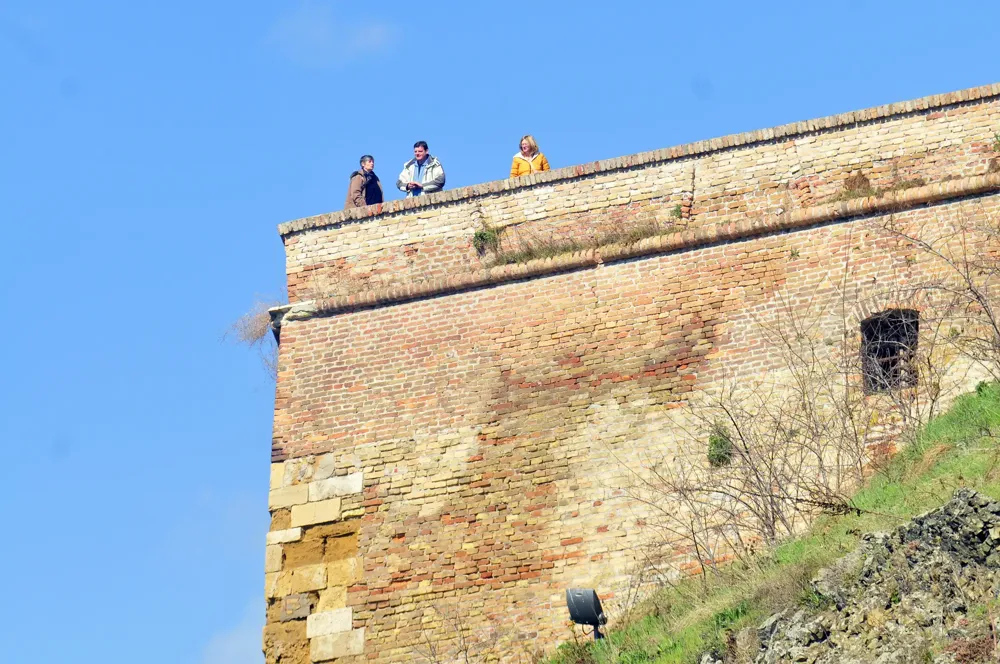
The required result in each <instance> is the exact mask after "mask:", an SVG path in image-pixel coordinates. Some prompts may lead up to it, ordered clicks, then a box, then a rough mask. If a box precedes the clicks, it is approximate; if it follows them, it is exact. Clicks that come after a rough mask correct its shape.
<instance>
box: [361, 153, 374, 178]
mask: <svg viewBox="0 0 1000 664" xmlns="http://www.w3.org/2000/svg"><path fill="white" fill-rule="evenodd" d="M361 170H363V171H364V172H365V173H370V172H372V171H373V170H375V157H373V156H371V155H370V154H366V155H364V156H363V157H361Z"/></svg>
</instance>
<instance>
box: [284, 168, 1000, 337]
mask: <svg viewBox="0 0 1000 664" xmlns="http://www.w3.org/2000/svg"><path fill="white" fill-rule="evenodd" d="M995 191H1000V173H991V174H988V175H977V176H972V177H966V178H959V179H956V180H949V181H947V182H938V183H932V184H929V185H924V186H922V187H913V188H912V189H905V190H902V191H898V192H892V193H889V194H886V195H885V196H882V197H877V196H869V197H867V198H858V199H854V200H847V201H840V202H837V203H827V204H824V205H815V206H812V207H809V208H805V209H800V210H795V211H792V212H790V213H784V214H780V215H774V216H771V217H769V218H765V219H763V220H760V219H757V220H752V219H746V218H741V219H740V220H738V221H729V220H727V219H726V218H723V219H720V220H719V222H718V223H715V224H712V225H710V226H706V227H703V228H698V229H694V230H687V231H679V232H677V233H671V234H669V235H660V236H656V237H650V238H646V239H644V240H641V241H639V242H636V243H635V244H630V245H623V244H609V245H605V246H602V247H598V248H594V249H587V250H585V251H578V252H575V253H567V254H563V255H560V256H553V257H551V258H541V259H536V260H532V261H528V262H526V263H518V264H509V265H498V266H495V267H492V268H484V269H482V270H476V271H472V272H467V273H465V274H459V275H455V276H452V277H448V278H445V279H437V280H434V281H429V282H425V283H421V284H417V285H411V286H398V287H392V288H380V289H373V290H370V291H365V292H363V293H357V294H355V295H347V296H341V297H332V298H327V299H320V300H308V301H305V302H297V303H294V304H286V305H282V306H280V307H274V308H273V309H270V310H269V312H270V314H271V321H272V327H274V328H275V330H277V329H279V328H280V327H281V325H282V323H283V322H284V321H286V320H287V321H293V320H306V319H309V318H315V317H323V316H333V315H337V314H341V313H346V312H350V311H356V310H359V309H372V308H376V307H380V306H384V305H391V304H400V303H403V302H408V301H411V300H417V299H422V298H427V297H436V296H440V295H446V294H449V293H458V292H462V291H468V290H476V289H479V288H485V287H489V286H496V285H499V284H503V283H506V282H511V281H521V280H524V279H530V278H534V277H539V276H546V275H554V274H559V273H562V272H571V271H575V270H580V269H586V268H594V267H598V266H600V265H603V264H606V263H612V262H618V261H623V260H628V259H634V258H641V257H643V256H651V255H654V254H666V253H675V252H679V251H690V250H693V249H697V248H700V247H703V246H706V245H710V244H715V243H719V242H733V241H738V240H744V239H748V238H752V237H757V236H761V235H767V234H771V233H776V232H781V231H791V230H797V229H803V228H808V227H810V226H816V225H818V224H822V223H826V222H831V221H846V220H848V219H851V218H856V217H864V216H869V215H873V214H879V213H885V212H900V211H903V210H906V209H911V208H914V207H918V206H920V205H925V204H929V203H937V202H940V201H945V200H951V199H956V198H963V197H966V196H975V195H979V194H986V193H991V192H995Z"/></svg>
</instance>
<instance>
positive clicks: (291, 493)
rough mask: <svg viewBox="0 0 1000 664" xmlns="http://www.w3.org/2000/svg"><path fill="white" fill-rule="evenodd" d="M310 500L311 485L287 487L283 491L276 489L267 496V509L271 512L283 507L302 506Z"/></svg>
mask: <svg viewBox="0 0 1000 664" xmlns="http://www.w3.org/2000/svg"><path fill="white" fill-rule="evenodd" d="M308 500H309V485H308V484H297V485H294V486H286V487H283V488H281V489H274V490H272V491H271V492H270V493H268V494H267V508H268V509H269V510H271V511H274V510H279V509H281V508H282V507H291V506H293V505H302V504H303V503H305V502H306V501H308Z"/></svg>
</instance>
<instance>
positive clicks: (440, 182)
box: [396, 155, 444, 198]
mask: <svg viewBox="0 0 1000 664" xmlns="http://www.w3.org/2000/svg"><path fill="white" fill-rule="evenodd" d="M416 169H417V160H416V159H411V160H409V161H408V162H406V163H405V164H403V171H402V172H401V173H400V174H399V179H397V180H396V188H397V189H399V190H400V191H405V192H406V197H407V198H410V197H411V196H415V195H416V194H414V193H413V191H412V190H409V191H408V190H407V189H406V185H407V184H409V183H410V182H414V179H413V173H414V171H416ZM417 184H419V185H420V186H421V189H420V193H421V194H429V193H431V192H434V191H441V190H442V189H444V166H442V165H441V162H440V161H438V160H437V157H435V156H434V155H427V161H425V162H424V169H423V171H422V172H421V173H420V182H418V183H417Z"/></svg>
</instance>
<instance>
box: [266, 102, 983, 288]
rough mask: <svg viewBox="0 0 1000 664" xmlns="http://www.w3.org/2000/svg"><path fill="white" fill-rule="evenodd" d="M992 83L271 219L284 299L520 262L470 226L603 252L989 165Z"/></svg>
mask: <svg viewBox="0 0 1000 664" xmlns="http://www.w3.org/2000/svg"><path fill="white" fill-rule="evenodd" d="M995 87H996V86H986V87H983V88H977V89H975V90H972V91H965V92H959V93H952V94H950V95H938V96H936V97H929V98H925V99H923V100H916V101H914V102H907V103H904V104H894V105H889V106H885V107H879V108H878V109H869V110H868V111H857V112H854V113H847V114H843V115H840V116H834V117H832V118H827V119H823V120H818V121H811V122H806V123H796V124H793V125H786V126H784V127H779V128H775V129H770V130H763V131H760V132H749V133H747V134H740V135H737V136H735V137H726V138H722V139H713V140H711V141H702V142H700V143H697V144H691V145H689V146H681V147H679V148H670V149H667V150H658V151H654V152H649V153H643V154H641V155H633V156H631V157H622V158H619V159H616V160H608V161H607V162H596V163H595V164H591V165H588V166H585V167H583V166H581V167H576V168H574V169H561V170H560V171H554V172H551V173H543V174H536V175H533V176H530V177H529V178H528V179H527V181H526V182H521V181H520V180H518V181H513V180H505V181H499V182H491V183H485V184H482V185H476V186H474V187H467V188H464V189H461V190H455V191H446V192H442V193H439V194H432V195H429V196H426V197H417V198H414V199H409V200H406V201H396V202H393V203H389V204H386V205H384V206H382V207H381V211H379V210H371V209H365V210H360V209H355V210H348V211H344V212H337V213H332V214H329V215H320V216H318V217H311V218H309V219H305V220H300V221H298V222H289V223H288V224H282V225H281V229H282V231H283V233H284V235H283V239H284V242H285V248H286V255H287V273H288V293H289V301H290V302H292V303H298V302H303V301H307V300H315V299H329V298H345V297H351V296H354V297H355V299H356V301H358V302H361V303H363V304H366V305H367V304H370V303H371V302H373V301H379V299H380V298H382V297H384V293H385V292H386V291H390V290H391V291H395V292H400V291H407V290H411V291H412V292H423V291H424V290H431V291H440V290H441V288H442V286H441V285H442V284H446V283H447V282H449V281H454V282H465V281H468V280H469V279H470V277H469V275H470V274H473V273H485V272H493V273H496V272H497V271H498V270H501V271H502V270H506V271H508V272H511V271H513V272H517V271H518V270H521V271H524V270H523V269H522V268H517V267H508V266H498V267H495V268H492V269H491V266H494V265H497V263H502V262H507V261H508V260H510V259H508V258H503V257H501V256H498V255H496V254H495V252H493V251H485V252H483V253H480V252H479V251H477V250H476V248H475V247H474V243H473V238H474V236H475V234H476V232H477V231H480V230H490V231H492V232H495V233H496V234H497V237H498V238H500V245H501V247H502V248H503V250H504V251H505V252H507V254H510V253H511V252H516V251H517V250H518V249H521V248H524V247H536V248H537V247H545V246H547V245H552V244H560V243H562V244H566V243H575V244H576V245H577V246H579V247H591V248H593V247H595V246H596V247H599V248H600V252H601V253H602V254H607V253H608V251H609V250H607V249H605V248H604V247H603V246H602V245H606V244H608V243H609V242H613V241H614V236H616V235H618V236H622V235H623V234H624V235H625V236H629V235H630V234H633V235H634V232H635V231H641V234H643V235H647V236H649V235H662V236H666V237H669V238H671V239H669V240H666V242H667V243H668V244H669V243H674V242H681V243H682V244H683V243H685V242H688V241H690V240H689V239H683V238H684V235H683V234H684V233H699V232H700V233H702V234H703V236H709V235H711V234H712V233H713V232H715V231H714V230H713V227H716V226H719V225H724V224H726V223H727V222H729V221H732V220H734V219H737V220H747V221H748V223H755V224H767V223H770V222H769V220H770V219H773V218H778V217H787V215H789V214H791V215H793V217H794V216H795V214H796V213H800V212H802V211H803V210H807V209H809V208H812V207H816V206H817V205H822V204H824V203H829V202H831V201H833V200H836V199H837V198H838V197H840V198H843V196H842V195H841V194H844V193H845V192H844V190H845V188H846V187H847V186H848V185H849V184H850V182H852V180H851V178H854V179H855V180H856V179H857V178H863V182H865V183H867V184H868V185H869V186H870V188H871V190H872V191H875V190H878V191H879V192H881V193H885V192H891V191H893V190H897V189H901V188H904V187H915V186H920V185H926V184H937V183H942V182H946V181H947V180H950V179H960V178H968V177H975V176H983V175H987V174H990V173H991V172H995V171H996V170H997V169H1000V164H998V159H1000V154H998V153H997V152H996V151H995V149H994V144H993V135H994V133H995V132H996V131H997V127H998V126H1000V101H998V99H997V96H996V95H995V94H994V88H995ZM359 210H360V211H359ZM366 215H367V216H366ZM678 233H680V237H679V238H678V237H673V236H675V235H677V234H678ZM608 238H612V239H611V240H608ZM657 242H660V241H657ZM657 242H651V243H648V244H657ZM549 253H551V252H549ZM501 259H502V260H501ZM516 260H521V259H516ZM566 260H567V259H564V258H560V259H559V261H557V262H559V263H562V262H565V261H566ZM570 262H572V261H570ZM533 269H534V268H532V269H529V270H527V272H529V273H531V272H532V270H533ZM479 278H482V277H479ZM373 298H374V299H373Z"/></svg>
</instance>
